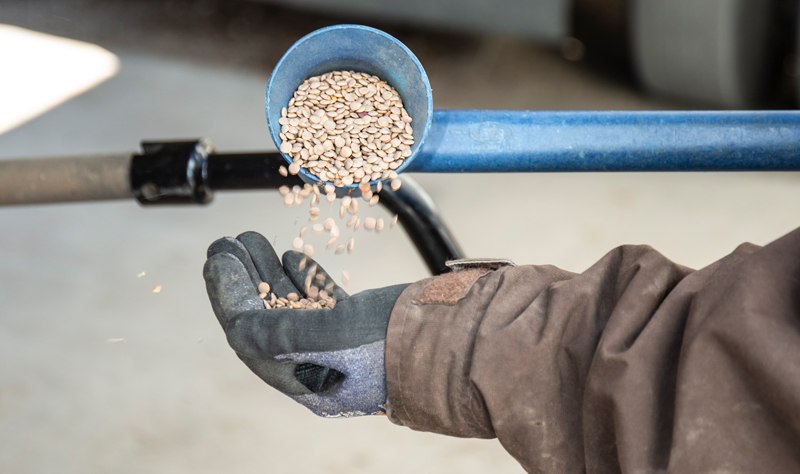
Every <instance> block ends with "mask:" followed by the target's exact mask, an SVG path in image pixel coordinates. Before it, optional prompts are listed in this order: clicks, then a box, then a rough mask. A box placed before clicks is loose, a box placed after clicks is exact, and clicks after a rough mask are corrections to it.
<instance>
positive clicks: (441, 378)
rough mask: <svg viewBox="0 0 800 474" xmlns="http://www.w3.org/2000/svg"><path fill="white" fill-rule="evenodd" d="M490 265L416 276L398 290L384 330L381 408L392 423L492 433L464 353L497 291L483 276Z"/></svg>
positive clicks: (449, 431)
mask: <svg viewBox="0 0 800 474" xmlns="http://www.w3.org/2000/svg"><path fill="white" fill-rule="evenodd" d="M495 268H497V267H495ZM493 271H494V269H493V268H490V267H485V266H468V267H466V268H465V269H463V270H458V271H454V272H452V273H447V274H445V275H441V276H438V277H435V278H428V279H426V280H422V281H419V282H416V283H414V284H412V285H411V286H409V287H408V288H406V290H405V291H404V292H403V293H402V294H401V295H400V298H399V299H398V300H397V302H396V303H395V306H394V309H393V311H392V315H391V319H390V320H389V328H388V332H387V336H386V382H387V389H388V402H387V415H388V417H389V419H390V420H391V421H392V422H393V423H395V424H399V425H404V426H407V427H409V428H411V429H414V430H419V431H429V432H434V433H440V434H445V435H449V436H459V437H473V438H493V437H494V436H495V435H494V431H493V429H492V425H491V422H490V420H489V418H488V413H487V412H486V410H485V408H484V406H483V400H482V398H481V396H480V393H479V392H478V391H477V390H475V389H474V387H473V386H472V384H471V382H470V360H471V358H470V357H465V355H467V354H471V352H472V347H473V345H474V342H475V338H476V335H477V332H478V328H479V327H480V324H481V321H482V319H483V314H484V311H483V310H482V307H483V306H484V305H485V304H486V302H488V301H490V300H491V299H492V296H493V295H494V292H495V290H496V288H495V286H496V284H497V283H496V281H495V282H492V281H490V280H489V279H487V278H482V277H483V276H484V275H487V274H489V273H492V272H493Z"/></svg>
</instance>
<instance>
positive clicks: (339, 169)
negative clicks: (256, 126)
mask: <svg viewBox="0 0 800 474" xmlns="http://www.w3.org/2000/svg"><path fill="white" fill-rule="evenodd" d="M278 122H279V123H280V125H281V133H280V137H281V140H282V142H281V146H280V150H281V152H283V153H285V154H287V155H289V156H290V157H291V158H292V160H293V163H292V164H291V165H289V168H288V172H289V173H291V174H297V173H299V172H300V168H305V169H306V170H307V171H308V172H309V173H310V174H312V175H314V176H316V177H318V178H319V179H320V181H322V182H332V183H333V184H334V185H335V186H337V187H339V186H350V185H352V184H353V183H368V182H370V181H375V180H378V179H395V178H397V172H396V171H395V170H396V169H397V168H398V167H399V166H400V165H401V164H402V163H403V161H404V160H405V159H406V158H408V157H409V156H411V146H412V145H414V135H413V128H412V127H411V122H412V119H411V117H410V116H409V115H408V112H406V110H405V108H404V107H403V101H402V100H401V98H400V95H399V94H398V93H397V91H395V89H394V88H393V87H392V86H390V85H389V84H387V83H386V81H382V80H381V79H380V78H378V77H377V76H373V75H370V74H365V73H360V72H354V71H333V72H329V73H326V74H322V75H320V76H314V77H310V78H308V79H306V80H305V81H303V83H302V84H300V86H299V87H298V88H297V90H296V91H295V93H294V96H293V97H292V98H291V99H290V100H289V104H288V107H284V108H283V109H281V118H280V119H279V120H278ZM281 171H282V173H283V172H284V171H283V170H281Z"/></svg>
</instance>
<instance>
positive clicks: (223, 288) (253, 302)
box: [203, 253, 264, 329]
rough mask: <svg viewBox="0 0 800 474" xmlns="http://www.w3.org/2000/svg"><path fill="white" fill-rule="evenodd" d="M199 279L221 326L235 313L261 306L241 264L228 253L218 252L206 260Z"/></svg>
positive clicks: (224, 325) (256, 291) (255, 290)
mask: <svg viewBox="0 0 800 474" xmlns="http://www.w3.org/2000/svg"><path fill="white" fill-rule="evenodd" d="M203 278H205V280H206V290H207V291H208V299H209V300H210V301H211V307H212V308H213V309H214V314H215V315H217V319H218V320H219V323H220V324H221V325H222V328H223V329H225V327H226V326H227V325H228V322H229V321H230V320H231V319H232V318H233V317H234V316H236V315H237V314H239V313H242V312H244V311H248V310H254V309H263V308H264V303H263V302H262V301H261V299H259V297H258V290H257V289H256V287H255V286H254V285H253V282H252V280H251V278H250V275H249V274H248V272H247V269H246V268H245V266H244V264H242V262H241V261H240V260H239V259H238V258H236V257H235V256H233V255H231V254H229V253H218V254H215V255H212V256H211V258H209V259H208V260H206V263H205V265H204V266H203Z"/></svg>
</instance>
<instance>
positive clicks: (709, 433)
mask: <svg viewBox="0 0 800 474" xmlns="http://www.w3.org/2000/svg"><path fill="white" fill-rule="evenodd" d="M386 375H387V384H388V390H389V408H390V418H391V419H392V421H394V422H396V423H399V424H403V425H405V426H408V427H410V428H412V429H415V430H423V431H432V432H436V433H442V434H447V435H452V436H461V437H477V438H491V437H497V438H498V439H499V440H500V442H501V443H502V445H503V446H504V447H505V449H506V450H507V451H508V452H509V453H510V454H511V455H512V456H514V457H515V458H516V459H517V460H518V461H519V462H520V463H521V464H522V466H523V467H524V468H525V469H526V470H527V471H529V472H538V473H562V472H563V473H579V472H588V473H611V472H631V473H661V472H665V471H666V472H674V473H681V474H685V473H700V472H703V473H708V472H726V473H728V472H730V473H771V474H772V473H783V472H786V473H789V472H792V473H797V472H800V229H798V230H795V231H794V232H792V233H790V234H789V235H787V236H785V237H783V238H781V239H779V240H778V241H776V242H773V243H772V244H770V245H767V246H766V247H763V248H760V247H757V246H755V245H751V244H744V245H742V246H740V247H739V248H738V249H736V251H735V252H733V253H732V254H731V255H729V256H727V257H725V258H723V259H722V260H720V261H718V262H716V263H714V264H712V265H710V266H709V267H706V268H704V269H702V270H699V271H694V270H691V269H688V268H686V267H682V266H680V265H676V264H674V263H672V262H670V261H669V260H667V259H666V258H665V257H664V256H662V255H661V254H659V253H658V252H656V251H655V250H653V249H651V248H649V247H646V246H624V247H620V248H617V249H615V250H613V251H611V252H610V253H608V254H607V255H606V256H605V257H603V259H602V260H600V261H599V262H598V263H596V264H595V265H594V266H592V267H591V268H590V269H589V270H587V271H586V272H584V273H582V274H577V275H576V274H572V273H568V272H565V271H562V270H559V269H557V268H555V267H552V266H533V265H532V266H523V267H503V268H500V269H498V270H494V271H492V270H476V269H469V270H462V271H458V272H454V273H450V274H447V275H443V276H440V277H436V278H430V279H427V280H424V281H421V282H417V283H415V284H413V285H411V286H410V287H408V288H407V289H406V291H405V292H404V293H403V294H402V295H401V297H400V299H399V300H398V302H397V304H396V305H395V308H394V311H393V313H392V317H391V321H390V323H389V333H388V336H387V345H386Z"/></svg>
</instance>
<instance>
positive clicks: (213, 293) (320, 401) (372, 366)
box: [203, 232, 408, 417]
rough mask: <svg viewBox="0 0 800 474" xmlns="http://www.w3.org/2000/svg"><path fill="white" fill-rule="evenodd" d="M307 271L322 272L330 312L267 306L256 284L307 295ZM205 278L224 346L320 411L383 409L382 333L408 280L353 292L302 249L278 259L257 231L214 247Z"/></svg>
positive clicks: (269, 380)
mask: <svg viewBox="0 0 800 474" xmlns="http://www.w3.org/2000/svg"><path fill="white" fill-rule="evenodd" d="M304 259H305V262H304V264H301V262H302V261H303V260H304ZM301 267H303V269H302V270H301V269H300V268H301ZM309 271H312V272H313V274H312V280H311V281H312V282H316V281H317V280H316V279H315V278H313V276H314V275H318V274H322V275H324V277H325V280H324V284H322V286H323V287H325V286H327V287H329V288H330V291H329V293H330V294H331V296H332V297H333V298H334V299H336V301H337V303H336V306H335V307H334V308H333V309H315V310H306V309H264V305H263V302H262V301H261V299H260V298H259V296H258V289H257V287H258V284H259V283H261V282H262V281H265V282H267V283H269V285H270V287H271V289H272V292H273V293H275V294H276V295H277V296H279V297H286V296H287V295H288V294H289V293H297V294H298V295H300V296H301V297H304V296H306V293H305V291H304V290H305V289H306V288H307V283H308V281H307V276H308V273H309ZM203 276H204V278H205V281H206V289H207V291H208V296H209V300H210V301H211V306H212V307H213V309H214V313H215V314H216V316H217V319H218V320H219V322H220V324H221V325H222V328H223V329H224V330H225V334H226V336H227V339H228V343H229V344H230V345H231V347H232V348H233V350H234V351H236V353H237V355H238V356H239V358H240V359H241V360H242V361H243V362H244V363H245V364H246V365H247V366H248V367H249V368H250V370H252V371H253V372H254V373H255V374H256V375H258V376H259V377H260V378H261V379H262V380H264V381H265V382H266V383H268V384H269V385H271V386H272V387H274V388H276V389H278V390H280V391H281V392H283V393H284V394H286V395H288V396H289V397H291V398H293V399H294V400H295V401H297V402H298V403H300V404H302V405H304V406H306V407H308V408H309V409H310V410H311V411H312V412H314V413H315V414H317V415H320V416H325V417H349V416H360V415H373V414H380V413H383V405H384V403H385V402H386V373H385V367H384V353H385V345H386V330H387V327H388V324H389V317H390V315H391V312H392V308H393V307H394V304H395V302H396V301H397V299H398V297H399V296H400V293H402V291H403V290H404V289H405V288H406V287H407V286H408V285H396V286H391V287H386V288H380V289H375V290H367V291H363V292H361V293H358V294H356V295H353V296H350V295H348V294H347V292H345V291H344V290H343V289H342V288H341V287H339V285H337V284H336V283H335V282H334V281H333V280H332V279H331V277H330V276H329V275H328V274H327V273H326V272H325V270H323V269H322V267H320V266H319V265H318V264H317V263H316V262H315V261H314V260H312V259H310V258H307V257H305V256H304V255H303V254H301V253H299V252H293V251H289V252H286V253H285V254H284V255H283V261H282V262H281V260H279V259H278V256H277V254H276V253H275V251H274V250H273V248H272V246H271V245H270V244H269V242H268V241H267V240H266V239H265V238H264V237H263V236H262V235H260V234H258V233H255V232H245V233H244V234H241V235H239V236H238V237H237V238H235V239H234V238H232V237H225V238H222V239H219V240H217V241H216V242H214V243H213V244H211V246H210V247H209V249H208V259H207V260H206V264H205V267H204V268H203ZM331 286H332V287H331Z"/></svg>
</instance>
